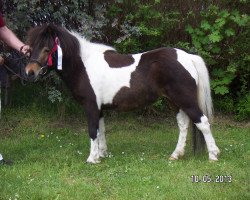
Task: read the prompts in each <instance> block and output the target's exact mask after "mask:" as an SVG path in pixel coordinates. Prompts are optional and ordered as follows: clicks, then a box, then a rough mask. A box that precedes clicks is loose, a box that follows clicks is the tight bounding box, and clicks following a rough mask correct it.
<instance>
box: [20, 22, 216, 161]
mask: <svg viewBox="0 0 250 200" xmlns="http://www.w3.org/2000/svg"><path fill="white" fill-rule="evenodd" d="M27 43H28V44H29V45H30V46H31V48H32V53H31V58H30V62H29V63H28V64H27V65H26V68H25V70H26V74H27V76H28V78H29V80H31V81H35V80H38V79H39V77H41V76H43V75H44V74H45V72H46V71H47V69H53V70H55V71H56V72H57V73H58V74H59V76H60V77H61V78H62V80H63V81H64V82H65V83H66V85H67V86H68V88H69V90H70V91H71V92H72V94H73V96H74V98H75V99H76V101H77V102H78V103H80V104H81V105H82V106H83V107H84V108H85V111H86V115H87V123H88V133H89V136H90V143H91V147H90V154H89V157H88V159H87V162H88V163H99V162H100V158H103V157H105V156H107V144H106V138H105V128H104V118H103V110H105V109H115V110H118V111H128V110H133V109H136V108H138V107H142V106H145V105H148V104H150V103H153V102H155V101H156V100H157V99H158V98H159V97H161V96H163V97H166V98H167V99H168V100H169V101H170V102H171V103H172V104H173V105H175V107H176V108H178V111H179V112H178V114H177V122H178V126H179V139H178V143H177V146H176V148H175V150H174V152H173V153H172V154H171V156H170V160H177V159H179V158H180V157H181V156H183V155H184V147H185V144H186V137H187V132H188V126H189V122H190V120H191V121H192V123H193V124H194V125H195V127H196V128H197V129H198V130H199V131H201V132H202V134H203V136H204V139H205V142H206V145H207V149H208V154H209V160H211V161H216V160H217V159H218V154H219V149H218V147H217V146H216V143H215V140H214V138H213V136H212V133H211V130H210V124H209V119H210V118H211V117H212V100H211V95H210V84H209V76H208V71H207V69H206V66H205V63H204V61H203V60H202V58H201V57H199V56H197V55H191V54H188V53H186V52H184V51H182V50H180V49H174V48H159V49H155V50H152V51H148V52H144V53H138V54H128V55H124V54H120V53H118V52H117V51H116V50H115V49H114V48H112V47H110V46H106V45H103V44H97V43H92V42H89V41H88V40H86V39H85V38H84V37H82V36H80V35H79V34H78V33H75V32H72V31H68V30H66V29H64V28H62V27H59V26H56V25H53V24H48V25H42V26H38V27H35V28H33V29H31V30H30V31H29V32H28V38H27Z"/></svg>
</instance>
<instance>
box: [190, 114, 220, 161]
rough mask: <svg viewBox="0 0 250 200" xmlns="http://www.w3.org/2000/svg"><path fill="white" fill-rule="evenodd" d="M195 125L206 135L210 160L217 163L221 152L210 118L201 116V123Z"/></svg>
mask: <svg viewBox="0 0 250 200" xmlns="http://www.w3.org/2000/svg"><path fill="white" fill-rule="evenodd" d="M195 125H196V126H197V128H198V129H199V130H200V131H201V132H202V133H203V135H204V138H205V141H206V144H207V149H208V156H209V160H210V161H217V160H218V155H219V154H220V150H219V148H218V147H217V145H216V143H215V140H214V138H213V135H212V132H211V129H210V124H209V122H208V118H207V117H206V116H205V115H203V116H201V117H200V122H198V123H195Z"/></svg>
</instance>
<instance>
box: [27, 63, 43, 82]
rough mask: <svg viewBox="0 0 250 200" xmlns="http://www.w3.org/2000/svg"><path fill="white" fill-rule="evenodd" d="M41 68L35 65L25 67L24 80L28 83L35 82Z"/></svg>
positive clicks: (30, 64)
mask: <svg viewBox="0 0 250 200" xmlns="http://www.w3.org/2000/svg"><path fill="white" fill-rule="evenodd" d="M40 70H41V68H40V67H39V66H38V65H37V64H36V63H29V64H28V65H27V66H26V67H25V73H26V78H27V80H28V81H36V80H37V77H38V75H39V72H40Z"/></svg>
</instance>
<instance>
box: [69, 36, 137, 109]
mask: <svg viewBox="0 0 250 200" xmlns="http://www.w3.org/2000/svg"><path fill="white" fill-rule="evenodd" d="M73 34H74V36H76V37H77V38H78V40H79V42H80V44H81V57H82V60H83V63H84V65H85V68H86V71H87V74H88V76H89V79H90V84H91V86H92V88H93V90H94V93H95V95H96V100H97V105H98V108H99V109H100V108H101V105H102V104H112V102H113V98H114V96H115V95H116V94H117V92H118V91H119V90H120V89H121V88H122V87H130V79H131V74H132V72H134V71H135V69H136V67H137V66H138V63H139V61H140V59H141V55H142V54H134V55H132V56H133V58H134V63H133V64H131V65H129V66H124V67H121V68H111V67H109V65H108V63H107V62H106V60H105V58H104V52H105V51H107V50H115V49H114V48H112V47H109V46H106V45H102V44H96V43H91V42H89V41H87V40H86V39H85V38H82V37H80V36H79V35H78V34H76V33H73Z"/></svg>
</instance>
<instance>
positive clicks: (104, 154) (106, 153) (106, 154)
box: [99, 151, 108, 158]
mask: <svg viewBox="0 0 250 200" xmlns="http://www.w3.org/2000/svg"><path fill="white" fill-rule="evenodd" d="M99 156H100V157H101V158H106V157H108V152H107V151H102V152H100V153H99Z"/></svg>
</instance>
